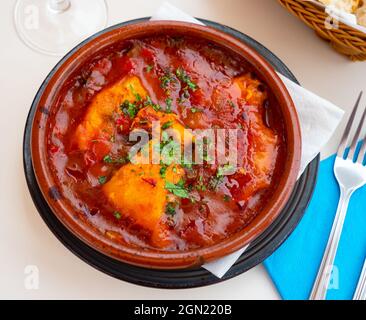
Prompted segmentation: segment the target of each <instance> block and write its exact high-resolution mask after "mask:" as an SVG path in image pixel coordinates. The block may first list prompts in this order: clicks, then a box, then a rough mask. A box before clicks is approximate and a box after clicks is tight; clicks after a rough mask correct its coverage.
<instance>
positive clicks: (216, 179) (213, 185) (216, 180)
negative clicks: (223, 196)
mask: <svg viewBox="0 0 366 320" xmlns="http://www.w3.org/2000/svg"><path fill="white" fill-rule="evenodd" d="M223 180H224V177H223V176H212V177H211V178H210V182H209V188H210V189H211V190H216V189H217V187H218V186H219V184H220V183H221V182H222V181H223Z"/></svg>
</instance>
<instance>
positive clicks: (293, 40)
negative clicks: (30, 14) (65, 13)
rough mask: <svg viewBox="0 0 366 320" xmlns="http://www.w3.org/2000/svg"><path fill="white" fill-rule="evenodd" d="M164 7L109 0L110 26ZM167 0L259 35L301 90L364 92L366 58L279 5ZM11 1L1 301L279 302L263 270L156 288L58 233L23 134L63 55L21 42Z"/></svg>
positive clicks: (0, 59) (4, 94)
mask: <svg viewBox="0 0 366 320" xmlns="http://www.w3.org/2000/svg"><path fill="white" fill-rule="evenodd" d="M161 2H162V1H160V0H133V1H131V0H108V1H107V3H108V6H109V25H112V24H116V23H118V22H121V21H125V20H129V19H132V18H138V17H141V16H148V15H151V14H152V13H153V12H154V11H155V10H156V8H158V6H159V5H160V4H161ZM170 2H171V3H172V4H174V5H176V6H177V7H179V8H181V9H183V10H184V11H186V12H187V13H189V14H191V15H194V16H196V17H202V18H206V19H210V20H214V21H217V22H220V23H223V24H226V25H229V26H231V27H233V28H236V29H238V30H240V31H242V32H244V33H247V34H248V35H250V36H252V37H253V38H255V39H256V40H258V41H259V42H261V43H262V44H264V45H265V46H266V47H268V48H269V49H270V50H272V51H273V52H274V53H275V54H277V55H278V56H279V57H280V58H281V59H282V60H283V61H284V62H285V63H286V64H287V65H288V67H289V68H290V69H291V70H292V71H293V72H294V74H295V75H296V77H297V78H298V79H299V81H300V82H301V83H302V85H303V86H305V87H307V88H308V89H310V90H313V91H314V92H315V93H317V94H319V95H322V96H323V97H325V98H327V99H329V100H331V101H332V102H334V103H335V104H337V105H338V106H340V107H342V108H343V109H345V110H347V111H349V110H350V107H351V106H352V104H353V103H354V100H355V98H356V95H357V93H358V92H359V91H360V90H361V89H364V90H366V62H362V63H360V62H359V63H353V62H350V61H349V60H347V59H346V58H344V57H343V56H340V55H338V54H337V53H335V52H334V51H333V50H332V49H331V48H330V47H328V45H327V44H325V43H323V42H322V41H321V40H319V39H318V38H317V37H316V36H315V35H314V33H313V32H312V30H310V29H309V28H307V27H306V26H305V25H303V24H302V23H301V22H300V21H298V20H297V19H296V18H294V17H293V16H291V15H290V14H289V13H288V12H287V11H285V10H284V9H283V8H282V7H280V6H279V5H278V3H277V2H276V1H275V0H171V1H170ZM14 4H15V0H3V1H1V4H0V8H1V9H0V38H1V48H0V108H1V116H0V139H1V143H2V144H1V149H0V150H1V156H0V298H26V299H32V298H51V299H53V298H79V299H92V298H93V299H98V298H108V299H279V295H278V293H277V292H276V289H275V287H274V286H273V284H272V282H271V280H270V278H269V276H268V275H267V274H266V272H265V270H264V268H263V267H262V266H258V267H256V268H254V269H252V270H251V271H249V272H247V273H245V274H242V275H240V276H238V277H236V278H235V279H231V280H229V281H226V282H224V283H221V284H217V285H213V286H208V287H205V288H198V289H188V290H173V291H172V290H159V289H149V288H144V287H139V286H136V285H132V284H129V283H125V282H122V281H119V280H116V279H113V278H111V277H109V276H107V275H104V274H103V273H101V272H99V271H97V270H95V269H93V268H92V267H90V266H88V265H87V264H86V263H84V262H82V261H81V260H80V259H79V258H77V257H76V256H74V255H73V254H72V253H71V252H69V251H68V250H67V249H66V248H64V246H63V245H62V244H61V243H60V242H59V241H58V240H57V239H56V238H55V237H54V236H53V234H52V233H51V232H50V231H49V230H48V228H47V227H46V225H45V224H44V222H43V221H42V220H41V218H40V216H39V214H38V213H37V211H36V209H35V207H34V205H33V203H32V200H31V198H30V195H29V193H28V190H27V187H26V183H25V179H24V175H23V165H22V137H23V129H24V123H25V120H26V116H27V113H28V110H29V107H30V105H31V102H32V100H33V97H34V95H35V94H36V91H37V89H38V88H39V86H40V84H41V82H42V80H43V79H44V78H45V77H46V75H47V74H48V72H49V71H50V70H51V68H52V67H53V66H54V65H55V64H56V62H57V61H58V59H57V58H54V57H48V56H44V55H41V54H38V53H35V52H33V51H32V50H30V49H28V48H27V47H25V46H24V45H23V43H22V42H21V41H20V40H19V39H18V37H17V35H16V33H15V30H14V27H13V10H14ZM347 116H348V113H347ZM344 125H345V124H344V122H343V123H342V125H341V126H340V128H339V130H338V131H337V134H336V135H335V137H334V138H333V139H332V141H331V142H330V143H329V144H328V146H327V147H326V148H325V150H324V152H323V157H325V156H327V155H329V154H330V153H331V152H333V151H334V150H335V146H336V145H337V143H338V141H339V138H340V135H341V131H342V128H343V127H344ZM26 265H37V266H38V268H39V271H40V284H39V289H38V290H26V289H25V287H24V277H25V275H24V268H25V266H26ZM299 276H301V275H299Z"/></svg>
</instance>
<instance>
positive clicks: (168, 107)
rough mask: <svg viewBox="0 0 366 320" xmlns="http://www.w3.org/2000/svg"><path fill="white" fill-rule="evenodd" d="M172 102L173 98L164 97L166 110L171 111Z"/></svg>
mask: <svg viewBox="0 0 366 320" xmlns="http://www.w3.org/2000/svg"><path fill="white" fill-rule="evenodd" d="M172 102H173V99H172V98H170V97H168V98H166V99H165V103H166V110H165V111H166V112H171V111H172Z"/></svg>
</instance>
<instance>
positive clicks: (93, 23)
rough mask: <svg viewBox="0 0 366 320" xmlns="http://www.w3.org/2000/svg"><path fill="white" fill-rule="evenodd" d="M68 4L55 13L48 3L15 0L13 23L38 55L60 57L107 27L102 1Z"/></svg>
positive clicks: (46, 1) (105, 10)
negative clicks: (39, 53)
mask: <svg viewBox="0 0 366 320" xmlns="http://www.w3.org/2000/svg"><path fill="white" fill-rule="evenodd" d="M69 2H70V5H69V6H66V9H65V10H64V11H62V10H61V11H55V10H53V9H52V6H51V1H50V0H18V1H17V3H16V5H15V13H14V20H15V27H16V30H17V32H18V35H19V37H20V38H21V39H22V41H23V42H24V43H25V44H26V45H27V46H29V47H30V48H32V49H33V50H35V51H37V52H41V53H43V54H48V55H54V56H61V55H64V54H65V53H67V52H68V51H69V50H70V49H72V48H73V47H74V46H76V45H77V44H78V43H80V42H81V41H82V40H84V39H85V38H87V37H89V36H91V35H92V34H94V33H96V32H98V31H100V30H102V29H104V28H105V27H106V25H107V19H108V13H107V5H106V3H105V1H104V0H70V1H69Z"/></svg>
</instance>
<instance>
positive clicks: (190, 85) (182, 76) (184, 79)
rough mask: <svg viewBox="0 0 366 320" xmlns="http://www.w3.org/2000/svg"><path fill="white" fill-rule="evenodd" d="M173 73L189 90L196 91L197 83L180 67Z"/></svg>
mask: <svg viewBox="0 0 366 320" xmlns="http://www.w3.org/2000/svg"><path fill="white" fill-rule="evenodd" d="M175 74H176V76H177V78H178V79H179V80H180V81H181V82H183V83H184V84H186V85H187V88H189V89H190V90H192V91H196V90H197V89H198V86H197V84H195V83H194V82H193V81H192V80H191V78H190V77H189V76H188V74H187V72H186V71H185V70H184V69H183V68H182V67H180V68H178V69H177V70H176V71H175Z"/></svg>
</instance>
